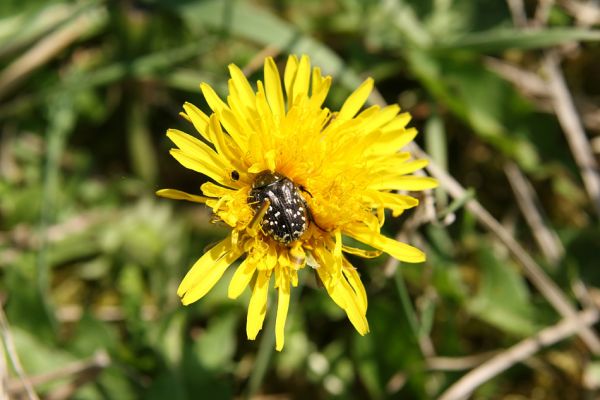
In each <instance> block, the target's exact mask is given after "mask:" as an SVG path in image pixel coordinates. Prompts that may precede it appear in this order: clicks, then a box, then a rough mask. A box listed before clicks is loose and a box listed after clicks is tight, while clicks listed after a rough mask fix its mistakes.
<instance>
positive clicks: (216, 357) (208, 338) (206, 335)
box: [193, 311, 239, 370]
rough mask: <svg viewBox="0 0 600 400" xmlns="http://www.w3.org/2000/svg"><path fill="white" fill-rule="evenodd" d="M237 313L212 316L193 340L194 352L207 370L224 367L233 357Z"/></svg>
mask: <svg viewBox="0 0 600 400" xmlns="http://www.w3.org/2000/svg"><path fill="white" fill-rule="evenodd" d="M238 320H239V314H238V313H237V311H236V312H229V313H226V314H224V313H220V315H218V317H217V318H212V319H211V320H210V324H209V325H208V328H207V329H206V330H204V331H203V332H202V333H201V335H200V337H199V338H198V340H196V341H195V343H194V345H193V347H194V354H195V355H196V357H197V358H198V360H199V362H200V363H201V364H202V365H203V366H204V367H206V368H207V369H209V370H219V369H223V368H226V367H227V366H228V365H229V363H230V362H231V361H232V359H233V355H234V353H235V348H236V338H237V337H236V327H237V324H238Z"/></svg>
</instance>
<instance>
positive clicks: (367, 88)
mask: <svg viewBox="0 0 600 400" xmlns="http://www.w3.org/2000/svg"><path fill="white" fill-rule="evenodd" d="M371 90H373V79H371V78H368V79H367V80H365V81H364V82H363V83H362V84H361V85H360V86H359V87H358V89H356V90H355V91H354V93H352V94H351V95H350V97H348V98H347V99H346V101H345V102H344V105H343V106H342V109H341V110H340V112H339V114H338V118H339V119H340V121H344V120H349V119H350V118H352V117H354V116H355V115H356V113H357V112H358V111H359V110H360V109H361V108H362V106H363V105H364V104H365V101H367V98H369V94H370V93H371Z"/></svg>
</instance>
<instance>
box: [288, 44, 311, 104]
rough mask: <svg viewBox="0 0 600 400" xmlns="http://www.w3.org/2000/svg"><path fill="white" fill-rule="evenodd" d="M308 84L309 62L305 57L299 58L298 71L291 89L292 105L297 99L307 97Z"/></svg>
mask: <svg viewBox="0 0 600 400" xmlns="http://www.w3.org/2000/svg"><path fill="white" fill-rule="evenodd" d="M309 82H310V60H309V58H308V56H307V55H303V56H302V57H301V58H300V64H298V70H297V71H296V76H295V79H294V84H293V87H292V96H293V97H292V103H296V101H297V99H300V98H304V97H307V96H308V84H309Z"/></svg>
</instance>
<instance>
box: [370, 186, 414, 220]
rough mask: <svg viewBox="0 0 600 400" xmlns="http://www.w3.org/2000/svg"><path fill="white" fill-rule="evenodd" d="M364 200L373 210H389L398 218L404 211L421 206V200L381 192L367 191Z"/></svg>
mask: <svg viewBox="0 0 600 400" xmlns="http://www.w3.org/2000/svg"><path fill="white" fill-rule="evenodd" d="M364 199H365V200H366V201H368V202H369V203H370V204H371V207H373V208H376V207H377V208H379V207H382V208H389V209H390V210H392V215H393V216H394V217H397V216H398V215H400V214H402V212H404V210H407V209H409V208H413V207H416V206H417V205H419V200H417V199H415V198H414V197H412V196H407V195H405V194H397V193H389V192H380V191H378V190H367V191H365V194H364Z"/></svg>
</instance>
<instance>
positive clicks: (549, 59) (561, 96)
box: [544, 53, 600, 216]
mask: <svg viewBox="0 0 600 400" xmlns="http://www.w3.org/2000/svg"><path fill="white" fill-rule="evenodd" d="M544 69H545V71H546V73H547V74H548V84H549V88H550V91H551V93H552V97H553V104H554V110H555V112H556V115H557V117H558V121H559V122H560V125H561V126H562V128H563V131H564V132H565V135H566V138H567V142H568V143H569V147H570V149H571V153H572V154H573V157H574V158H575V162H576V163H577V166H578V167H579V169H580V171H581V177H582V179H583V184H584V186H585V189H586V191H587V193H588V195H589V197H590V200H591V202H592V205H593V207H594V209H595V211H596V213H597V214H598V216H600V175H599V174H598V163H597V162H596V159H595V158H594V154H593V153H592V147H591V146H590V143H589V140H588V139H587V136H586V134H585V131H584V129H583V126H582V125H581V121H580V119H579V116H578V115H577V110H576V109H575V105H574V104H573V99H572V98H571V93H569V89H568V88H567V84H566V83H565V80H564V77H563V75H562V72H561V70H560V68H559V60H558V58H557V56H556V54H554V53H548V54H547V55H546V57H545V58H544Z"/></svg>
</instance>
